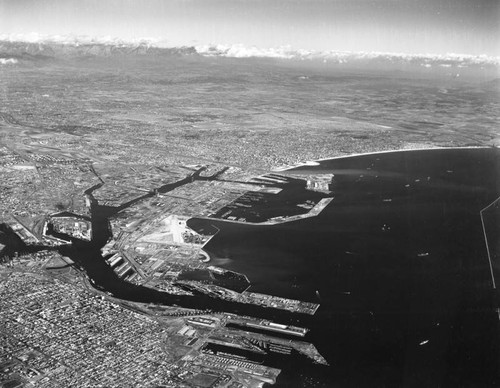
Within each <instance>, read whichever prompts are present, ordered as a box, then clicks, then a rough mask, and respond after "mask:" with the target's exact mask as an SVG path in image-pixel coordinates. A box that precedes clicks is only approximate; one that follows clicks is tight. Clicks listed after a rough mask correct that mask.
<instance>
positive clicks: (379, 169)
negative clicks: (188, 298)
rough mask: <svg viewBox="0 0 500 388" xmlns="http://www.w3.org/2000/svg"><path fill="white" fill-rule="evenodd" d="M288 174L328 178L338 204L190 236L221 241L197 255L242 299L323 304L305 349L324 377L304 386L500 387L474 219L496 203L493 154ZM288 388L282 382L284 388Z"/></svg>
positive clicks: (386, 157)
mask: <svg viewBox="0 0 500 388" xmlns="http://www.w3.org/2000/svg"><path fill="white" fill-rule="evenodd" d="M288 173H293V174H301V175H308V174H321V173H330V174H334V178H333V181H332V184H331V185H330V189H331V191H332V192H333V194H334V196H335V199H334V200H333V202H332V203H331V204H330V205H329V206H328V207H327V208H326V209H325V210H323V212H322V213H321V214H320V215H319V216H317V217H314V218H308V219H303V220H300V221H295V222H291V223H285V224H278V225H273V226H254V225H238V224H229V223H224V222H223V221H216V220H214V221H206V220H196V219H194V220H191V221H190V223H188V224H189V225H190V226H192V227H193V228H195V229H196V228H198V227H201V226H203V225H204V224H206V223H207V222H209V223H210V224H211V225H214V226H216V227H217V228H218V229H220V232H219V233H218V234H217V235H216V236H215V237H214V238H213V239H212V240H210V242H209V243H208V244H207V245H206V246H205V249H206V250H207V252H208V253H209V254H210V255H211V257H212V264H213V265H216V266H221V267H224V268H227V269H230V270H232V271H236V272H241V273H244V274H245V275H247V277H248V278H249V280H250V282H251V284H252V286H251V288H250V289H249V291H255V292H263V293H268V294H273V295H280V296H284V297H291V298H298V299H302V300H311V301H318V302H319V303H321V307H320V309H319V310H318V312H317V314H316V315H315V316H314V317H313V318H312V319H311V320H309V321H307V322H306V323H307V325H309V326H308V327H309V328H310V329H311V332H310V333H309V334H308V337H307V339H309V340H311V341H312V342H313V343H314V344H315V345H316V346H317V347H318V349H319V350H320V352H321V353H322V355H323V356H325V358H326V359H327V360H328V361H329V363H330V364H331V365H332V367H331V368H329V370H328V372H327V373H325V374H324V375H322V376H317V377H314V378H312V380H311V377H310V376H309V377H305V375H304V376H303V377H302V378H301V379H302V380H300V381H302V382H306V381H308V382H309V383H310V384H312V385H314V384H318V386H331V384H334V385H339V386H437V385H443V386H451V385H455V384H456V385H468V384H476V385H480V386H495V385H498V384H499V383H500V380H499V379H498V378H499V376H498V370H499V368H498V360H500V352H499V335H498V333H499V329H500V326H499V319H498V315H497V313H496V311H495V308H496V307H497V306H498V294H497V293H495V292H494V290H493V289H492V279H491V273H490V269H489V262H488V257H487V250H486V244H485V238H484V233H483V229H482V226H481V218H480V210H481V209H483V208H484V207H485V206H487V205H488V204H489V203H491V202H492V201H494V200H495V199H496V198H497V197H498V196H500V153H499V151H498V150H496V149H446V150H419V151H408V152H393V153H383V154H370V155H361V156H356V157H349V158H340V159H331V160H324V161H320V162H319V164H318V165H317V166H302V167H298V168H295V169H293V170H289V171H288ZM495 214H497V215H498V212H497V213H495ZM490 239H496V241H497V244H498V241H499V240H500V239H499V237H498V236H493V235H492V236H491V237H490ZM490 243H491V242H490ZM498 269H499V267H498V266H497V267H496V271H497V272H498ZM497 275H498V274H497ZM301 322H302V323H304V320H301ZM322 373H323V372H322ZM299 374H300V373H299ZM293 376H294V378H296V379H297V378H298V376H297V375H296V374H294V375H293ZM290 383H291V380H287V378H286V373H285V376H284V377H283V380H282V381H281V382H280V384H281V385H282V386H285V385H286V384H290Z"/></svg>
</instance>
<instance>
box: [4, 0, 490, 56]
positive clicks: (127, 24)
mask: <svg viewBox="0 0 500 388" xmlns="http://www.w3.org/2000/svg"><path fill="white" fill-rule="evenodd" d="M33 33H34V34H41V35H86V36H92V37H105V36H107V37H113V38H120V39H122V40H125V41H127V40H131V39H139V38H152V39H159V40H164V41H167V42H168V43H169V44H171V45H172V46H185V45H187V46H191V45H208V44H224V45H232V44H242V45H244V46H256V47H259V48H273V47H279V46H290V47H291V48H293V49H304V50H315V51H352V52H361V51H362V52H367V51H368V52H373V51H377V52H393V53H410V54H448V53H457V54H470V55H489V56H500V38H499V36H500V0H300V1H299V0H0V35H5V34H6V35H23V34H33Z"/></svg>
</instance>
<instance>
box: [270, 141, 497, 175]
mask: <svg viewBox="0 0 500 388" xmlns="http://www.w3.org/2000/svg"><path fill="white" fill-rule="evenodd" d="M490 148H498V147H495V146H464V147H426V148H403V149H399V150H389V151H374V152H362V153H355V154H349V155H341V156H332V157H327V158H321V159H316V160H308V161H305V162H302V163H299V164H296V165H293V166H284V167H277V168H274V169H272V170H271V171H272V172H283V171H290V170H293V169H294V168H299V167H306V166H319V162H323V161H326V160H335V159H344V158H354V157H357V156H366V155H378V154H390V153H395V152H409V151H430V150H462V149H490Z"/></svg>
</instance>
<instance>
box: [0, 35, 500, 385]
mask: <svg viewBox="0 0 500 388" xmlns="http://www.w3.org/2000/svg"><path fill="white" fill-rule="evenodd" d="M428 65H429V66H428ZM499 93H500V92H499V79H498V64H497V63H496V62H494V61H493V62H492V61H489V60H484V61H481V59H477V58H476V59H470V58H466V59H465V60H464V59H461V58H456V57H455V58H427V57H416V58H413V59H411V58H407V57H404V56H390V55H389V56H386V55H378V56H377V55H371V56H370V55H368V56H367V55H364V56H363V55H358V56H354V57H353V58H351V57H349V56H348V55H347V56H336V57H335V56H334V55H332V56H330V57H321V56H314V55H310V56H307V55H306V56H304V55H303V56H302V57H301V56H296V55H295V56H291V57H290V56H288V57H287V56H286V55H281V56H280V55H278V56H274V57H272V58H271V57H270V55H267V57H266V56H265V55H264V56H258V57H255V56H248V55H239V54H238V55H236V54H234V50H233V51H231V50H226V49H224V48H220V47H219V48H214V49H210V48H208V49H192V48H179V49H168V50H166V51H165V50H164V49H160V48H155V47H150V46H147V45H146V46H145V45H141V44H139V45H136V46H133V45H132V46H131V45H116V44H115V43H109V44H101V43H97V44H95V42H94V43H92V42H87V44H84V45H82V44H75V42H64V44H62V43H61V42H59V43H57V42H56V43H54V42H52V43H51V42H48V43H47V42H35V43H33V44H31V45H30V44H27V43H26V42H23V43H12V42H7V43H2V44H1V45H0V135H1V137H0V139H1V141H2V142H7V143H8V144H11V145H12V144H18V143H19V142H20V136H25V139H26V138H28V137H33V138H30V139H29V140H27V141H26V142H25V143H29V142H33V144H35V145H36V147H38V148H43V150H44V152H53V153H55V154H56V155H57V154H58V153H59V152H61V151H64V152H68V151H69V152H77V153H79V155H82V154H83V155H85V154H89V155H92V156H95V157H97V158H103V159H104V160H107V162H108V163H116V164H124V165H126V164H134V163H139V164H151V165H159V164H168V163H184V164H200V163H204V164H212V163H219V164H222V165H230V166H234V167H237V168H240V169H241V170H244V171H250V172H251V174H257V173H263V172H267V171H269V169H271V168H273V167H278V166H282V165H290V164H294V163H297V162H303V161H306V160H317V159H320V158H327V157H330V156H338V155H347V154H352V153H362V152H373V151H383V150H393V149H400V148H427V147H434V146H441V147H450V146H460V147H462V146H474V147H484V146H486V147H490V146H495V145H497V146H498V145H499V144H500V134H499V131H498V128H499V127H500V125H499V124H500V122H499V121H500V120H499V112H500V99H499ZM41 135H48V136H49V137H48V138H45V137H40V136H41ZM47 139H49V140H47ZM44 142H45V143H44ZM499 165H500V162H499V156H498V151H497V150H495V149H492V148H486V149H485V148H481V149H470V150H443V151H414V152H407V153H396V154H374V155H369V156H359V157H355V158H346V159H334V160H326V161H324V162H321V163H320V164H319V166H316V167H304V168H299V169H297V170H295V171H292V173H294V174H308V173H313V174H314V173H320V172H328V173H333V174H334V175H335V177H334V181H333V182H332V185H331V190H332V191H333V193H334V196H335V199H334V201H333V202H332V203H331V204H330V205H329V206H328V207H327V208H326V209H325V210H324V211H323V212H322V213H321V215H320V216H318V217H316V218H313V219H307V220H303V221H298V222H293V223H290V224H282V225H280V226H275V227H257V226H251V225H242V226H234V225H230V226H228V225H225V224H224V223H223V222H222V221H215V220H214V221H213V222H212V221H210V222H209V223H210V224H214V225H216V226H217V227H218V228H219V229H221V232H220V233H219V234H218V235H217V236H216V237H215V238H214V239H213V240H211V242H210V244H209V245H208V246H207V247H206V249H207V251H208V252H209V253H210V255H211V256H212V263H213V264H214V265H220V266H221V267H224V268H227V269H230V270H233V271H236V272H241V273H244V274H245V275H247V276H248V278H249V279H250V281H251V282H252V288H251V289H250V290H251V291H256V292H265V293H270V294H276V295H281V296H288V297H294V298H299V299H303V300H310V301H317V302H319V303H321V308H320V310H319V311H318V312H317V314H316V315H315V316H314V317H301V316H294V315H292V314H284V313H280V312H277V311H269V310H266V309H259V308H251V307H249V306H241V305H238V304H232V303H226V302H221V301H215V300H211V299H210V298H206V297H203V296H197V297H195V298H182V297H179V298H177V297H166V296H164V295H161V293H156V292H152V291H151V290H145V289H141V288H140V287H132V286H131V285H127V284H124V283H123V282H121V281H120V280H119V279H117V278H115V277H114V275H113V273H112V271H110V270H109V268H108V267H107V266H106V265H105V264H104V263H103V261H102V260H101V259H102V257H101V255H100V252H99V248H100V246H97V245H96V246H91V247H83V246H82V247H77V248H76V249H75V250H73V251H72V252H65V254H68V255H70V256H71V257H72V258H73V259H74V260H75V261H76V262H78V263H79V264H80V265H82V266H83V267H85V268H86V270H87V272H88V273H89V276H90V277H91V278H92V279H93V280H94V282H95V284H96V285H98V286H99V287H101V288H103V289H106V290H108V291H110V292H112V293H113V294H115V295H117V296H119V297H123V298H125V299H130V300H137V301H143V302H150V301H154V302H158V303H160V302H163V303H177V304H179V305H185V306H186V307H194V308H211V309H214V310H223V311H233V312H238V313H242V314H246V315H254V316H261V317H264V318H268V319H273V320H276V321H278V322H281V323H289V324H296V325H299V326H300V325H303V326H305V327H308V328H310V329H311V331H310V333H309V334H308V335H307V337H306V340H309V341H311V342H312V343H313V344H314V345H315V346H317V348H318V349H319V351H320V352H321V353H322V354H323V355H324V356H325V357H326V359H327V360H328V362H329V363H330V367H329V368H321V367H316V366H312V365H310V364H308V363H307V362H305V361H304V360H302V359H293V358H292V359H289V361H286V360H282V359H280V360H274V361H273V362H276V365H280V366H281V367H283V368H284V373H283V374H282V375H281V377H280V380H279V381H278V385H279V386H294V385H295V386H323V387H330V386H340V387H350V386H356V387H360V386H366V387H373V386H386V387H387V386H394V387H400V386H408V387H413V386H415V387H421V386H498V385H499V384H500V380H499V376H498V360H499V358H500V353H499V352H500V350H499V349H500V347H499V342H498V329H499V327H498V315H497V313H496V311H495V308H496V307H498V294H497V293H495V292H493V291H492V280H491V274H490V269H489V265H488V261H487V254H486V245H485V242H484V234H483V230H482V228H481V217H480V214H479V212H480V210H481V209H483V208H484V207H486V206H487V205H488V204H489V203H491V202H492V201H493V200H495V199H496V198H497V197H498V196H499V183H498V182H499V181H498V177H499V175H500V174H499ZM497 215H498V212H496V211H493V210H492V211H490V212H488V214H486V215H485V217H486V218H485V219H486V222H487V224H488V225H489V228H490V230H493V231H495V230H497V229H498V228H497V224H498V222H497V221H496V216H497ZM102 218H103V219H102V220H101V221H102V222H103V225H104V223H105V222H106V220H105V216H104V215H103V216H102ZM203 223H205V224H206V221H201V220H196V219H193V220H191V221H190V225H192V226H193V228H196V227H200V225H201V226H203ZM491 225H493V226H491ZM491 235H492V238H491V239H490V240H491V241H492V244H494V245H492V246H496V245H495V238H496V236H495V233H494V232H492V234H491ZM104 237H107V236H104ZM498 269H499V268H498V264H495V268H494V270H495V271H496V272H498Z"/></svg>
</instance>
